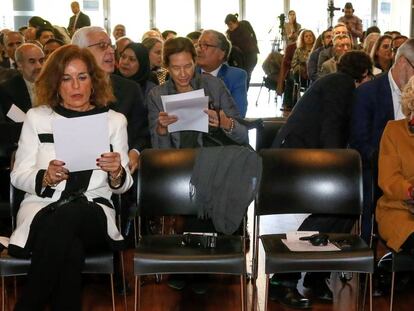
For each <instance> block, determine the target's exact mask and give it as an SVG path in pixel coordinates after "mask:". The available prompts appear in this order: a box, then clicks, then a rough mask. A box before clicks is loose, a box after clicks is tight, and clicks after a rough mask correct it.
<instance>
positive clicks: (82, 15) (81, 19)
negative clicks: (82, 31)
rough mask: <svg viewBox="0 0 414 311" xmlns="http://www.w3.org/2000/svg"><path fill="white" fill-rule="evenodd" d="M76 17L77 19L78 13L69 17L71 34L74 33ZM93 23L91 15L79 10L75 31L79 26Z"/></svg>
mask: <svg viewBox="0 0 414 311" xmlns="http://www.w3.org/2000/svg"><path fill="white" fill-rule="evenodd" d="M75 19H76V15H73V16H72V17H71V18H70V19H69V25H68V31H69V33H70V34H71V35H73V33H74V31H73V24H74V23H75ZM90 25H91V20H90V19H89V16H88V15H86V14H85V13H83V12H79V17H78V20H77V21H76V25H75V31H76V30H77V29H79V28H82V27H85V26H90Z"/></svg>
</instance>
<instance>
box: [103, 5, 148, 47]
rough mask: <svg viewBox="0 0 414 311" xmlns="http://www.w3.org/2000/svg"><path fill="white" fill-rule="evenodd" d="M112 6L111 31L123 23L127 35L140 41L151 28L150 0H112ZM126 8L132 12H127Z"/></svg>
mask: <svg viewBox="0 0 414 311" xmlns="http://www.w3.org/2000/svg"><path fill="white" fill-rule="evenodd" d="M110 8H111V13H110V20H111V32H112V31H113V29H114V27H115V26H116V25H117V24H122V25H124V26H125V29H126V35H127V36H128V37H129V38H131V39H132V40H134V41H137V42H140V41H141V37H142V35H143V34H144V33H145V32H146V31H148V30H149V28H150V21H149V20H150V16H149V1H136V0H116V1H115V0H112V1H111V6H110ZM125 8H128V11H127V12H131V14H125V13H126V10H125ZM111 35H112V33H111Z"/></svg>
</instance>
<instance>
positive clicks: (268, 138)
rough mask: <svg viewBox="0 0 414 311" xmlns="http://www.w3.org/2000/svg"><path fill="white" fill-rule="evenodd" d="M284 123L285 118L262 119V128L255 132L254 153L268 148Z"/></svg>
mask: <svg viewBox="0 0 414 311" xmlns="http://www.w3.org/2000/svg"><path fill="white" fill-rule="evenodd" d="M285 123H286V118H273V119H263V126H262V127H261V128H258V129H257V131H256V151H260V150H262V149H267V148H270V147H271V146H272V142H273V140H274V139H275V137H276V135H277V133H278V132H279V130H280V129H281V128H282V126H283V125H285Z"/></svg>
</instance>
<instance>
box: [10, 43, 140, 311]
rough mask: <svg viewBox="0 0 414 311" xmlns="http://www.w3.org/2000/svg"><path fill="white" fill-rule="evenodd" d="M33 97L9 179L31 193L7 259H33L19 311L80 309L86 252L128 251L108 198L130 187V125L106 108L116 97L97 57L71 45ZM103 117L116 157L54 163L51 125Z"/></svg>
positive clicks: (55, 58) (52, 62)
mask: <svg viewBox="0 0 414 311" xmlns="http://www.w3.org/2000/svg"><path fill="white" fill-rule="evenodd" d="M36 98H37V107H36V108H33V109H30V110H29V111H28V113H27V117H26V120H25V122H24V124H23V128H22V133H21V136H20V140H19V147H18V149H17V152H16V161H15V164H14V168H13V171H12V173H11V182H12V184H13V185H14V186H15V187H16V188H18V189H21V190H23V191H25V192H26V195H25V198H24V200H23V202H22V203H21V206H20V209H19V212H18V214H17V227H16V230H15V231H14V232H13V234H12V236H11V238H10V245H9V253H10V254H11V255H13V256H16V257H28V256H30V257H31V258H32V261H31V262H32V263H31V268H30V272H29V275H28V280H27V284H26V289H25V291H24V293H23V295H22V296H21V299H20V300H19V301H18V302H17V304H16V308H15V310H17V311H20V310H42V309H43V308H44V307H45V305H46V303H48V302H51V304H52V310H81V303H80V297H81V270H82V266H83V262H84V258H85V253H88V252H93V251H101V250H105V249H107V250H109V249H114V250H115V249H120V248H122V247H123V237H122V235H121V234H120V232H119V231H118V229H117V227H116V222H115V211H114V208H113V204H112V201H111V196H112V194H113V193H123V192H125V191H127V190H128V189H129V188H130V187H131V185H132V178H131V175H130V172H129V169H128V165H127V163H128V143H127V141H128V139H127V130H126V125H127V122H126V119H125V117H124V116H123V115H122V114H119V113H117V112H115V111H112V110H110V109H109V108H108V107H107V106H108V104H109V102H111V101H113V99H114V97H113V94H112V89H111V86H110V84H109V80H108V79H107V78H106V75H105V73H104V72H103V71H102V70H101V69H100V67H99V66H98V65H97V64H96V62H95V58H94V57H93V55H92V54H91V53H90V52H89V51H88V50H87V49H81V48H79V47H77V46H74V45H68V46H64V47H61V48H59V49H58V50H56V51H55V52H54V53H53V54H52V55H51V56H50V58H49V59H48V62H47V63H46V64H45V66H44V67H43V69H42V72H41V73H40V76H39V78H38V80H37V82H36ZM99 114H106V115H107V119H108V133H103V135H105V134H106V135H108V136H109V142H110V145H111V148H112V150H113V151H112V152H106V153H103V154H101V155H97V156H96V157H97V159H96V169H94V170H85V171H78V172H69V171H68V169H67V168H65V163H64V161H63V160H64V159H56V153H55V148H54V142H53V126H52V123H53V120H56V119H61V118H77V117H86V118H87V117H88V116H96V115H99ZM91 126H93V124H91ZM79 139H83V137H79ZM108 149H109V147H108Z"/></svg>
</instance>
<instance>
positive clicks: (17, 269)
mask: <svg viewBox="0 0 414 311" xmlns="http://www.w3.org/2000/svg"><path fill="white" fill-rule="evenodd" d="M23 198H24V192H23V191H21V190H18V189H16V188H15V187H13V186H12V185H11V184H10V207H11V209H10V213H11V218H12V228H13V230H14V228H15V226H16V215H17V211H18V209H19V207H20V203H21V201H22V200H23ZM114 203H117V201H116V200H114ZM115 206H116V207H117V206H118V204H115ZM120 257H121V267H122V279H123V286H124V308H125V310H127V301H126V290H125V274H124V262H123V255H122V253H121V256H120ZM30 262H31V261H30V259H21V258H14V257H11V256H9V255H8V254H6V251H4V252H3V253H0V277H1V290H2V311H5V310H6V284H5V278H6V277H10V276H14V277H16V276H21V275H27V273H28V271H29V267H30ZM82 273H84V274H109V276H110V285H111V298H112V310H113V311H115V293H114V253H113V252H103V253H98V254H93V255H88V256H87V257H86V258H85V265H84V268H83V271H82ZM14 287H15V288H14V291H15V297H17V295H16V283H15V284H14Z"/></svg>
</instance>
